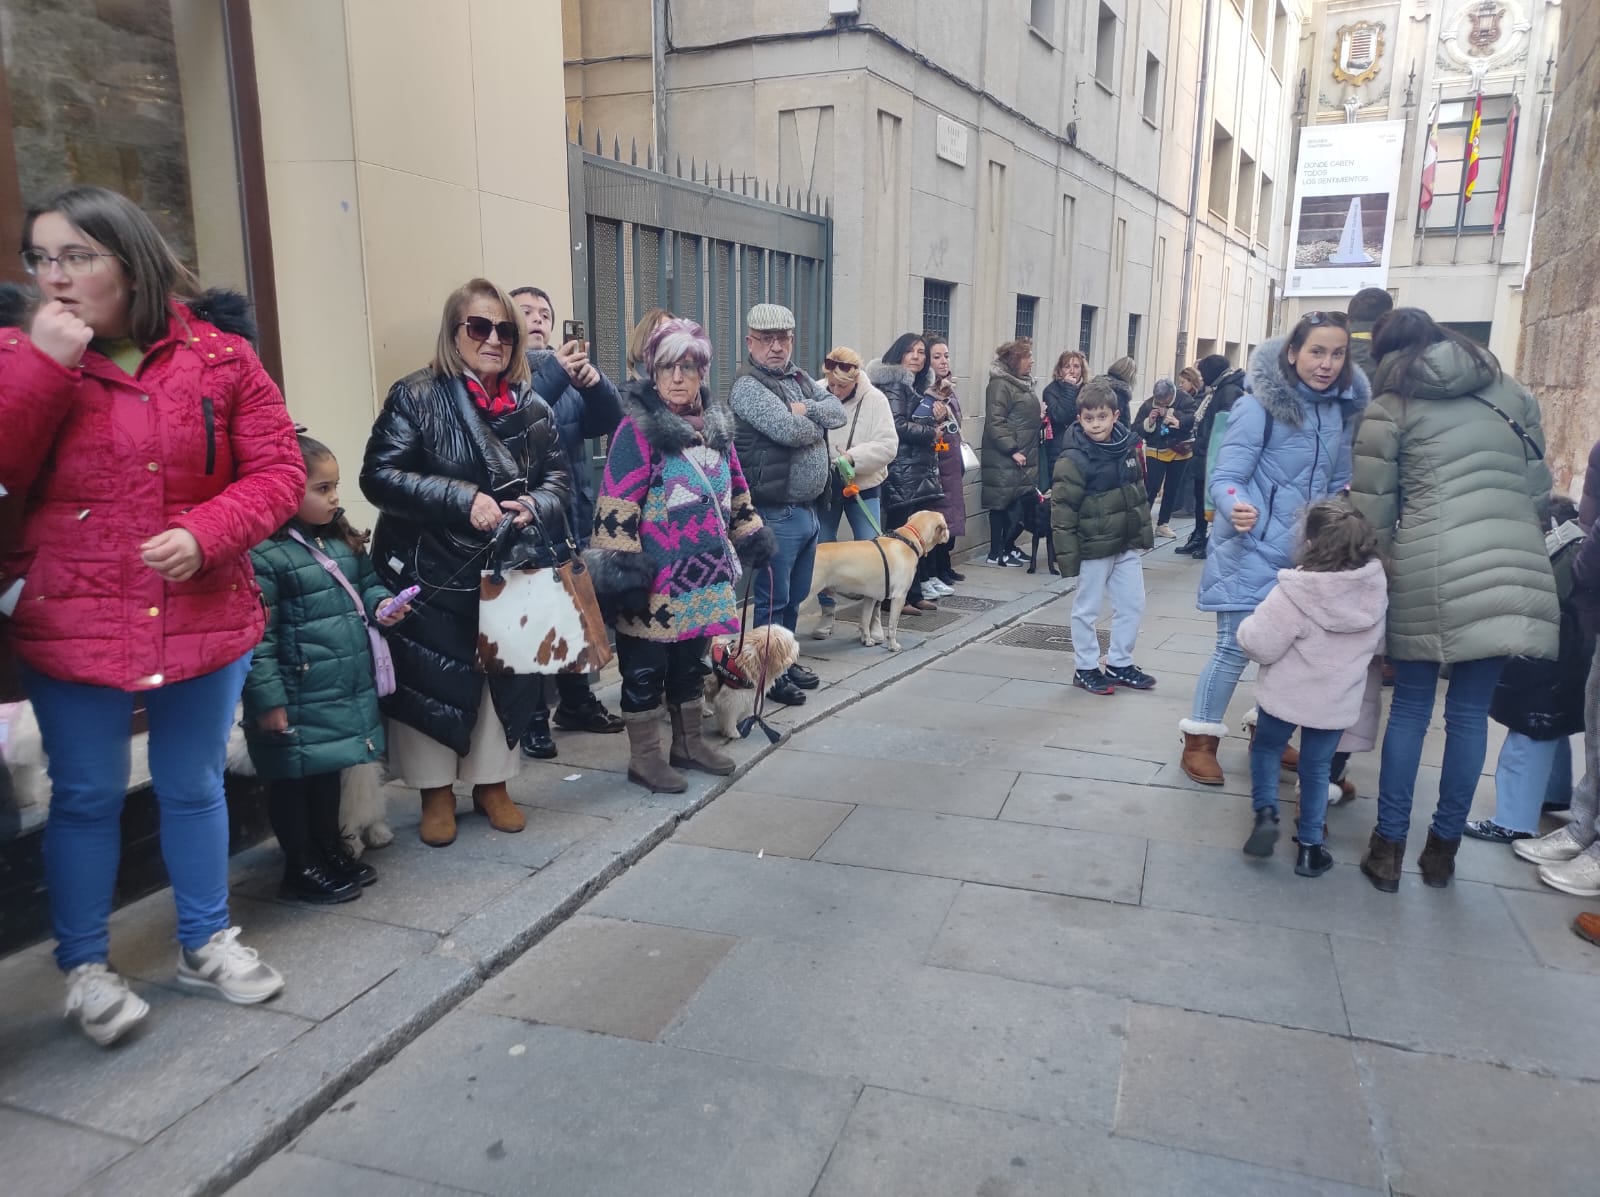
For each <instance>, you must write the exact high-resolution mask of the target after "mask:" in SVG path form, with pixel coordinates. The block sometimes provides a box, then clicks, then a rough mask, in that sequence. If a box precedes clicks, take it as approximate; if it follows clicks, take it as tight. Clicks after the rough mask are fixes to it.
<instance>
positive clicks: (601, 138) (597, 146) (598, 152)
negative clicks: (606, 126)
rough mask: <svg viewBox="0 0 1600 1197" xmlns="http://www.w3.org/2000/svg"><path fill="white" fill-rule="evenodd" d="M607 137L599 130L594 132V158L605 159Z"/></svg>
mask: <svg viewBox="0 0 1600 1197" xmlns="http://www.w3.org/2000/svg"><path fill="white" fill-rule="evenodd" d="M605 136H606V135H605V134H604V133H602V132H600V130H599V129H596V130H595V131H594V156H595V157H596V158H604V157H605V156H606V149H605V145H604V142H605Z"/></svg>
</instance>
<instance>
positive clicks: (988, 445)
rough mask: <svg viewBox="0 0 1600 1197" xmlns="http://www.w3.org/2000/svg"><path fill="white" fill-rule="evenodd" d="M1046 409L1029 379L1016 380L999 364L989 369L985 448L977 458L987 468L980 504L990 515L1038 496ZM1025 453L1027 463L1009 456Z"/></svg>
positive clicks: (985, 412) (984, 415)
mask: <svg viewBox="0 0 1600 1197" xmlns="http://www.w3.org/2000/svg"><path fill="white" fill-rule="evenodd" d="M1043 423H1044V409H1043V407H1041V406H1040V403H1039V396H1038V395H1036V394H1034V393H1033V382H1032V380H1031V379H1027V378H1018V377H1017V376H1016V375H1015V374H1012V373H1011V372H1010V371H1008V370H1007V369H1006V368H1005V367H1004V366H1002V365H1001V364H1000V363H999V362H995V363H994V364H993V365H991V366H990V367H989V386H988V389H987V390H986V391H985V392H984V403H983V447H982V451H981V453H980V454H979V460H980V461H981V463H982V469H983V491H982V494H981V495H980V497H979V499H980V502H982V503H983V505H984V506H985V507H987V508H988V509H989V510H990V511H1004V510H1005V509H1006V508H1007V507H1010V506H1011V504H1013V503H1015V502H1016V501H1017V500H1018V499H1020V498H1021V497H1022V496H1023V495H1031V494H1033V493H1034V491H1035V489H1036V486H1035V483H1037V482H1038V480H1039V440H1040V437H1041V436H1042V435H1043ZM1013 453H1021V454H1022V456H1023V457H1024V458H1025V459H1026V461H1025V462H1024V464H1022V465H1018V464H1017V463H1016V462H1015V461H1014V460H1013V459H1012V457H1011V455H1012V454H1013Z"/></svg>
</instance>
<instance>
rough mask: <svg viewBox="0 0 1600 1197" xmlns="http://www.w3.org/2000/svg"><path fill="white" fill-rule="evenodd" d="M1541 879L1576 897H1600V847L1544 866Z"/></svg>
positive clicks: (1540, 870) (1541, 870) (1540, 873)
mask: <svg viewBox="0 0 1600 1197" xmlns="http://www.w3.org/2000/svg"><path fill="white" fill-rule="evenodd" d="M1517 842H1518V843H1526V842H1527V841H1526V840H1518V841H1517ZM1539 880H1540V881H1543V882H1544V883H1545V884H1546V885H1548V886H1549V887H1550V888H1551V889H1558V890H1560V891H1561V892H1562V893H1564V894H1571V895H1572V896H1573V897H1575V898H1600V848H1590V849H1589V850H1588V851H1586V852H1581V853H1579V854H1578V855H1577V856H1574V857H1573V858H1572V859H1571V860H1568V861H1563V862H1562V863H1559V864H1547V865H1544V866H1542V867H1541V868H1540V869H1539Z"/></svg>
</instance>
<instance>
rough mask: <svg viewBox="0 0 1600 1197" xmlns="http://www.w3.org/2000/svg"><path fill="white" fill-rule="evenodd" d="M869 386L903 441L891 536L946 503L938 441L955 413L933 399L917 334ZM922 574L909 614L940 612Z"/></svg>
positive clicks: (895, 471) (890, 487)
mask: <svg viewBox="0 0 1600 1197" xmlns="http://www.w3.org/2000/svg"><path fill="white" fill-rule="evenodd" d="M867 381H869V382H870V383H872V385H873V386H875V387H877V388H878V389H879V390H880V391H882V392H883V394H884V397H885V398H887V399H888V400H889V410H890V411H891V412H892V413H894V430H895V432H896V434H898V436H899V437H900V448H899V449H898V450H897V451H896V453H895V458H894V460H893V461H892V462H890V463H889V477H888V478H886V479H885V480H884V483H883V530H884V531H885V532H888V531H890V530H891V529H894V528H898V527H899V526H900V525H901V524H903V523H905V522H906V520H907V519H908V518H910V516H911V514H912V512H915V511H927V510H929V509H930V508H933V507H937V506H939V505H940V504H941V503H943V502H944V484H943V483H942V482H940V481H939V456H938V452H937V451H936V450H935V449H934V445H935V443H936V442H937V441H938V440H939V425H940V424H941V423H943V422H944V421H945V420H947V419H949V418H950V408H949V406H948V405H947V404H946V403H945V402H944V401H943V400H942V399H935V398H933V397H932V396H930V395H929V394H928V390H929V388H931V387H932V386H933V367H932V366H931V365H930V364H929V362H928V343H927V340H926V339H925V338H923V337H919V336H917V334H916V333H903V334H901V335H900V336H898V337H896V338H895V342H894V344H893V345H891V346H889V352H887V353H885V354H884V355H883V357H882V358H881V359H879V360H878V361H875V362H873V363H871V364H870V365H869V366H868V367H867ZM917 573H918V579H917V581H914V582H912V584H911V589H910V590H909V591H908V592H907V593H906V605H905V608H904V609H905V610H907V611H911V612H913V613H915V612H918V611H933V610H936V609H937V608H936V606H935V604H934V603H932V602H931V601H929V600H928V599H925V598H924V597H923V595H922V581H921V578H922V573H923V571H922V569H921V568H919V569H918V571H917Z"/></svg>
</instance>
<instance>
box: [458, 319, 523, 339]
mask: <svg viewBox="0 0 1600 1197" xmlns="http://www.w3.org/2000/svg"><path fill="white" fill-rule="evenodd" d="M456 327H457V328H464V329H466V330H467V337H468V338H469V339H470V340H473V341H477V342H479V343H480V344H481V343H482V342H484V341H487V340H488V339H489V334H490V333H494V334H496V335H497V336H498V337H499V338H500V343H501V344H502V345H510V344H511V343H512V342H514V341H515V340H516V339H517V326H516V325H515V324H513V323H511V321H509V320H501V321H499V322H498V323H497V322H496V321H493V320H491V319H489V318H488V317H487V316H468V317H467V318H466V319H465V320H463V321H462V322H461V323H460V324H458V325H456Z"/></svg>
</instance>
